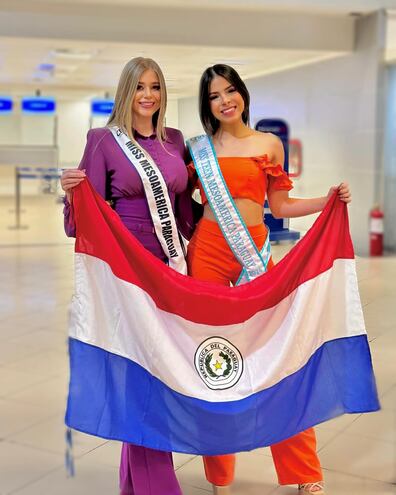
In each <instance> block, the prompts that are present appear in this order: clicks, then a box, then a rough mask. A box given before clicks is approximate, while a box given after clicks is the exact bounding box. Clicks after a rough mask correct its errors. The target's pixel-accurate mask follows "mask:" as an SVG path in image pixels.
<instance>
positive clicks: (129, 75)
mask: <svg viewBox="0 0 396 495" xmlns="http://www.w3.org/2000/svg"><path fill="white" fill-rule="evenodd" d="M149 69H151V70H153V71H154V72H155V73H156V74H157V76H158V80H159V83H160V96H161V103H160V108H159V110H158V111H157V112H155V114H154V115H153V124H154V126H155V128H156V135H157V138H158V140H159V141H160V143H162V142H163V141H165V140H166V132H165V126H164V120H165V112H166V103H167V93H166V86H165V78H164V75H163V73H162V70H161V69H160V67H159V65H158V64H157V62H154V60H152V59H151V58H144V57H136V58H133V59H132V60H130V61H129V62H128V63H127V64H126V65H125V67H124V69H123V71H122V73H121V76H120V80H119V82H118V86H117V92H116V95H115V100H114V107H113V111H112V113H111V115H110V117H109V120H108V122H107V125H108V126H111V125H117V126H118V127H120V129H121V130H122V131H123V132H125V133H126V134H127V135H128V136H129V138H130V139H133V140H134V137H133V111H132V104H133V100H134V98H135V95H136V91H137V87H138V83H139V79H140V77H141V75H142V74H143V72H144V71H146V70H149Z"/></svg>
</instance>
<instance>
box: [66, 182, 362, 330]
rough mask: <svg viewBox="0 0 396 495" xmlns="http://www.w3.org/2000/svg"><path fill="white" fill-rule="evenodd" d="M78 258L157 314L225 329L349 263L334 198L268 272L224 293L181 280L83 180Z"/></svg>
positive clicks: (77, 198)
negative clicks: (134, 289) (137, 294)
mask: <svg viewBox="0 0 396 495" xmlns="http://www.w3.org/2000/svg"><path fill="white" fill-rule="evenodd" d="M73 207H74V209H75V220H76V231H77V239H76V247H75V250H76V252H79V253H85V254H88V255H91V256H95V257H97V258H100V259H101V260H103V261H105V262H106V263H108V264H109V265H110V267H111V269H112V271H113V273H114V274H115V275H116V276H117V277H119V278H120V279H122V280H125V281H126V282H129V283H132V284H135V285H137V286H138V287H140V288H141V289H143V290H144V291H145V292H147V293H148V294H149V295H150V297H151V298H152V299H153V300H154V302H155V304H156V305H157V307H158V308H160V309H162V310H164V311H168V312H171V313H174V314H177V315H180V316H182V317H183V318H186V319H188V320H190V321H194V322H199V323H204V324H208V325H228V324H235V323H240V322H243V321H246V320H247V319H248V318H250V317H251V316H253V315H254V314H255V313H257V312H258V311H261V310H264V309H267V308H270V307H272V306H274V305H276V304H278V303H279V302H280V301H281V300H282V299H283V298H285V297H287V296H288V295H289V294H290V293H291V292H293V291H294V290H295V289H296V288H297V287H298V286H299V285H300V284H302V283H304V282H306V281H307V280H310V279H312V278H314V277H316V276H317V275H319V274H320V273H323V272H324V271H326V270H328V269H329V268H331V266H332V265H333V262H334V260H336V259H339V258H344V259H353V258H354V252H353V246H352V241H351V238H350V234H349V225H348V213H347V207H346V205H345V204H344V203H342V202H341V201H340V200H339V199H338V197H337V193H334V195H333V197H332V198H331V199H330V200H329V202H328V204H327V205H326V208H325V209H324V210H323V212H322V213H321V214H320V216H319V217H318V218H317V220H316V221H315V223H314V225H313V226H312V227H311V229H310V230H309V231H308V232H307V234H306V235H305V236H304V238H303V239H302V240H301V241H300V242H299V243H298V244H297V245H296V246H294V248H293V249H292V250H291V251H290V252H289V253H288V254H287V255H286V256H285V257H284V258H283V259H282V260H281V261H280V262H279V263H278V264H277V265H276V266H275V267H274V268H272V269H271V270H270V271H269V272H267V273H265V274H264V275H262V276H261V277H259V278H257V279H256V280H254V281H253V282H250V283H248V284H245V285H242V286H238V287H232V288H229V287H222V286H218V285H215V284H211V283H208V282H202V281H198V280H194V279H192V278H191V277H186V276H183V275H180V274H179V273H177V272H175V271H174V270H172V269H170V268H169V267H167V266H166V265H165V264H164V263H163V262H161V261H160V260H158V259H157V258H156V257H155V256H153V255H152V254H151V253H150V252H149V251H147V250H146V249H144V248H143V246H142V245H141V244H140V243H139V242H138V241H137V240H136V239H135V238H134V237H133V236H132V234H131V233H130V232H129V231H128V230H127V228H126V227H125V226H124V225H123V223H122V222H121V220H120V218H119V217H118V215H117V214H116V213H115V212H114V211H113V210H112V209H111V208H110V207H109V205H108V204H107V203H106V202H105V201H104V200H103V198H102V197H101V196H100V195H99V194H97V193H96V192H95V191H94V189H93V187H92V185H91V184H90V183H89V181H88V180H87V179H86V180H85V181H83V182H82V183H81V184H80V185H79V186H78V187H77V188H76V190H75V193H74V196H73Z"/></svg>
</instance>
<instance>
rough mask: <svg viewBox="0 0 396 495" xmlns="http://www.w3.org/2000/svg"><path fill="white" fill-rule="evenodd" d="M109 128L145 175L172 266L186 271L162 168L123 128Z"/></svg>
mask: <svg viewBox="0 0 396 495" xmlns="http://www.w3.org/2000/svg"><path fill="white" fill-rule="evenodd" d="M110 130H111V132H112V134H113V136H114V139H115V140H116V142H117V144H118V145H119V146H120V148H121V149H122V151H123V152H124V153H125V155H126V157H127V158H128V160H129V161H130V162H131V164H132V165H133V167H134V168H135V169H136V171H137V172H138V174H139V176H140V178H141V179H142V182H143V187H144V191H145V193H146V198H147V202H148V205H149V208H150V214H151V218H152V220H153V224H154V229H155V233H156V234H157V237H158V240H159V241H160V243H161V246H162V249H163V250H164V252H165V254H166V256H167V258H168V260H169V266H170V267H171V268H173V269H174V270H176V271H178V272H179V273H182V274H183V275H187V264H186V260H185V258H184V253H183V247H182V245H181V242H183V241H181V240H180V237H179V233H178V230H177V226H176V220H175V216H174V214H173V209H172V203H171V200H170V198H169V194H168V188H167V186H166V184H165V180H164V178H163V176H162V174H161V172H160V170H159V168H158V167H157V165H156V164H155V162H154V160H153V159H152V158H151V156H150V155H149V154H148V153H146V152H145V151H144V150H143V149H142V148H141V147H140V146H139V145H138V144H137V143H136V142H133V141H131V140H130V139H129V137H128V136H127V135H126V134H125V133H124V132H123V131H122V130H121V129H120V128H118V127H110Z"/></svg>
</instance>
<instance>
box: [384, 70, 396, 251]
mask: <svg viewBox="0 0 396 495" xmlns="http://www.w3.org/2000/svg"><path fill="white" fill-rule="evenodd" d="M384 165H385V191H384V193H385V194H384V204H383V205H381V206H383V207H384V212H385V246H386V248H387V249H389V250H391V251H396V220H395V219H396V66H392V67H390V68H389V70H388V90H387V115H386V127H385V152H384Z"/></svg>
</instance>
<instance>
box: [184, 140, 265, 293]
mask: <svg viewBox="0 0 396 495" xmlns="http://www.w3.org/2000/svg"><path fill="white" fill-rule="evenodd" d="M187 145H188V148H189V150H190V153H191V156H192V159H193V161H194V165H195V170H196V171H197V174H198V177H199V180H200V181H201V184H202V187H203V189H204V191H205V194H206V197H207V199H208V202H209V205H210V207H211V208H212V211H213V213H214V215H215V217H216V220H217V223H218V224H219V227H220V229H221V231H222V233H223V235H224V237H225V239H226V241H227V243H228V245H229V246H230V248H231V250H232V252H233V253H234V255H235V257H236V259H237V260H238V261H239V263H240V264H241V265H242V266H243V269H242V271H241V274H240V276H239V279H238V281H237V284H236V285H240V284H243V283H246V282H249V281H251V280H253V279H255V278H256V277H258V276H259V275H262V274H263V273H265V272H266V271H267V265H268V261H269V259H270V257H271V248H270V242H269V235H267V238H266V240H265V243H264V246H263V248H262V250H261V252H260V251H259V250H258V249H257V246H256V245H255V243H254V241H253V239H252V236H251V235H250V233H249V230H248V228H247V227H246V224H245V222H244V221H243V219H242V217H241V215H240V213H239V211H238V208H237V207H236V204H235V202H234V200H233V198H232V196H231V194H230V191H229V189H228V187H227V184H226V183H225V181H224V177H223V174H222V173H221V170H220V166H219V163H218V161H217V157H216V152H215V150H214V147H213V143H212V141H211V139H210V138H209V136H207V135H206V134H203V135H201V136H196V137H194V138H191V139H189V140H188V141H187Z"/></svg>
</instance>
